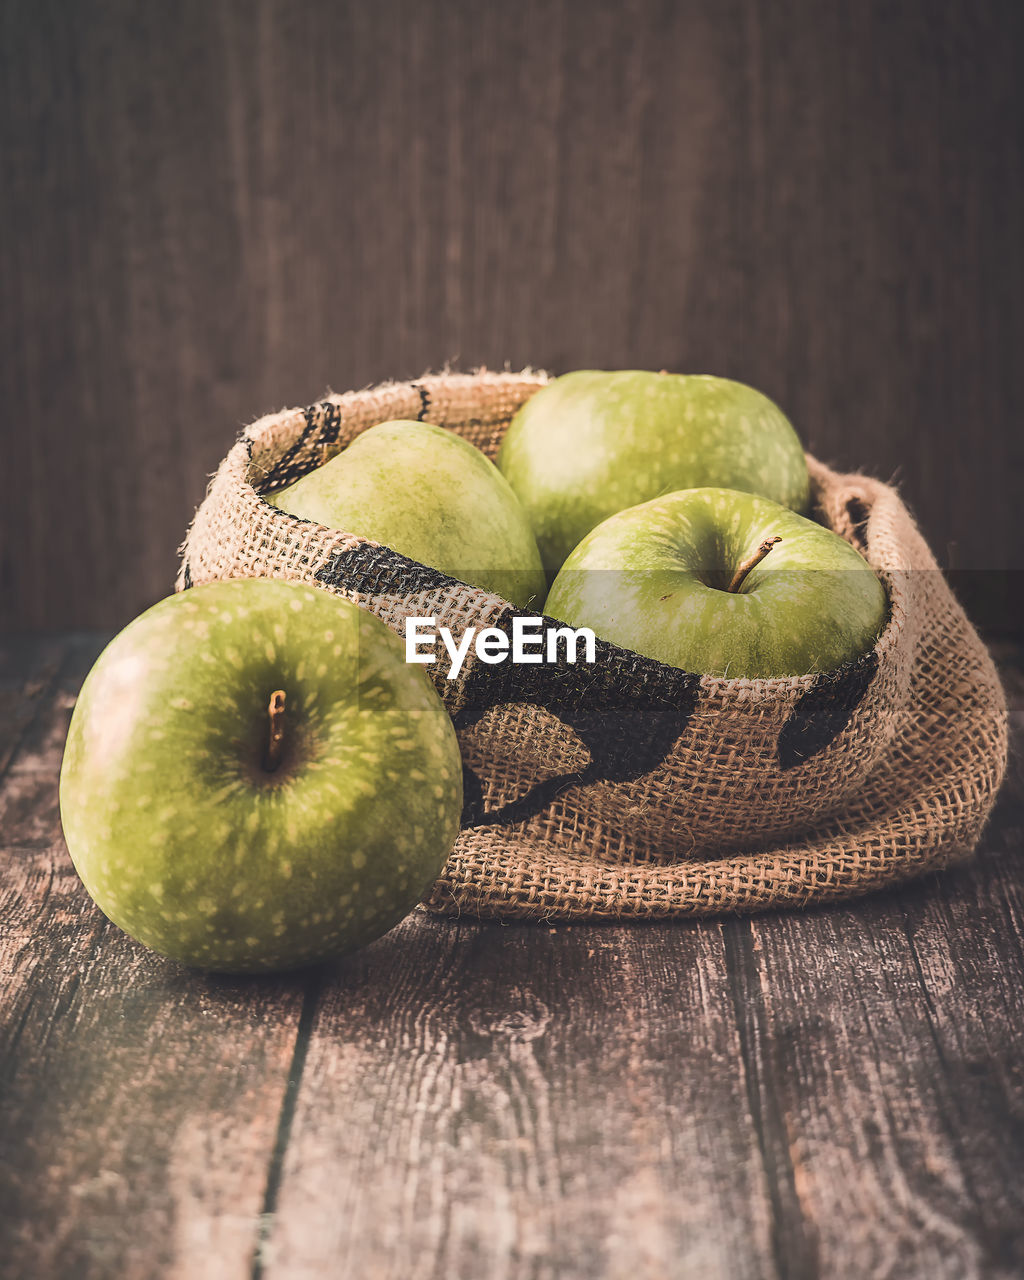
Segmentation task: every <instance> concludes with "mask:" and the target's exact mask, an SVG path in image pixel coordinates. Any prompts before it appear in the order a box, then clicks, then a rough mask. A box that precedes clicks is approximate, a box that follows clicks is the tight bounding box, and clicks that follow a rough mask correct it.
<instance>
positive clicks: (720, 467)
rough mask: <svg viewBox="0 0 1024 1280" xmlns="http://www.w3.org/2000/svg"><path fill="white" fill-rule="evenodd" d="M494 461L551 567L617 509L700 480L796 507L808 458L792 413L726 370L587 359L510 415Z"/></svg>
mask: <svg viewBox="0 0 1024 1280" xmlns="http://www.w3.org/2000/svg"><path fill="white" fill-rule="evenodd" d="M498 466H499V468H500V469H501V471H502V473H503V474H504V476H505V478H506V479H507V480H508V482H509V484H510V485H511V486H512V488H513V489H514V490H515V492H516V494H517V495H518V497H519V500H520V502H521V503H522V504H523V506H524V507H525V508H526V511H527V514H528V515H529V518H530V523H531V525H532V526H533V531H534V534H535V535H536V538H537V544H538V546H539V547H540V553H541V558H542V559H543V561H544V568H545V569H546V571H547V573H548V575H549V577H553V576H554V574H555V573H557V572H558V569H559V568H560V567H561V565H562V562H563V561H564V560H565V557H566V556H567V555H568V554H569V552H570V551H571V550H572V549H573V547H575V546H576V544H577V543H578V542H579V541H580V539H581V538H582V537H583V536H584V534H586V533H589V532H590V530H591V529H593V528H594V526H595V525H598V524H600V523H601V521H602V520H604V519H606V518H607V517H608V516H610V515H613V514H614V513H615V512H616V511H623V510H624V509H625V508H626V507H633V506H636V505H637V503H640V502H646V501H647V500H648V499H650V498H656V497H658V496H659V495H660V494H663V493H672V492H674V491H675V490H677V489H694V488H698V487H700V486H705V485H717V486H720V487H721V488H728V489H742V490H744V491H746V492H749V493H759V494H761V495H762V496H763V497H766V498H771V499H772V500H773V501H775V502H781V503H782V504H783V505H784V506H787V507H792V508H793V510H794V511H804V510H806V507H807V500H808V478H807V463H806V461H805V459H804V452H803V449H802V447H801V445H800V441H799V440H798V438H797V435H796V432H795V431H794V430H793V428H792V426H791V425H790V423H789V421H788V419H787V418H786V417H785V416H784V414H783V413H782V412H781V410H779V409H778V408H777V407H776V406H775V405H774V404H773V403H772V402H771V400H769V399H768V398H767V397H766V396H763V395H761V393H760V392H759V391H755V390H754V389H753V388H752V387H747V386H744V385H743V384H742V383H740V382H731V381H729V380H728V379H727V378H714V377H710V376H704V375H692V376H691V375H684V374H673V373H646V372H643V371H638V370H623V371H619V372H602V371H596V370H589V369H583V370H578V371H577V372H575V373H567V374H565V375H564V376H563V377H561V378H556V379H555V380H554V381H553V382H551V383H549V385H548V386H546V387H544V388H543V389H542V390H540V391H538V392H537V394H536V395H534V396H532V397H531V398H530V399H529V400H528V401H527V402H526V404H525V405H523V407H522V408H521V409H520V410H519V412H518V413H517V414H516V416H515V417H514V418H513V420H512V422H511V424H510V426H509V429H508V431H507V432H506V434H505V438H504V440H503V441H502V445H501V450H500V451H499V454H498Z"/></svg>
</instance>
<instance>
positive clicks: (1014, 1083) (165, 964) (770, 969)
mask: <svg viewBox="0 0 1024 1280" xmlns="http://www.w3.org/2000/svg"><path fill="white" fill-rule="evenodd" d="M98 650H99V641H98V640H97V639H95V638H91V637H88V636H72V637H70V638H63V637H57V636H54V637H45V638H43V639H41V640H38V641H36V642H35V643H30V642H29V641H28V640H27V639H19V640H16V641H15V640H12V641H8V642H3V643H0V713H2V714H3V716H4V719H5V723H6V724H7V725H9V726H11V732H10V734H9V735H8V737H7V740H6V742H5V758H4V759H3V761H2V762H0V987H2V989H3V992H4V997H3V1000H2V1002H0V1260H2V1261H0V1274H2V1275H4V1277H5V1280H6V1277H7V1276H10V1277H12V1280H13V1278H14V1277H18V1278H19V1280H21V1278H22V1277H24V1278H25V1280H30V1278H31V1280H36V1278H37V1277H40V1276H47V1277H58V1278H63V1277H67V1278H68V1280H71V1278H72V1277H73V1278H74V1280H80V1278H83V1277H84V1278H86V1280H91V1278H92V1277H96V1278H97V1280H106V1277H108V1276H111V1275H117V1276H119V1277H124V1278H126V1280H133V1278H134V1277H139V1278H143V1277H144V1278H145V1280H150V1278H151V1277H175V1278H177V1277H189V1280H191V1278H192V1277H207V1276H209V1277H211V1280H213V1278H215V1277H216V1278H217V1280H219V1278H220V1277H233V1276H239V1277H263V1278H265V1280H298V1278H303V1280H305V1277H312V1276H320V1275H332V1276H339V1277H352V1280H363V1277H394V1278H395V1280H417V1278H419V1277H424V1278H425V1277H431V1278H433V1277H442V1276H443V1277H465V1278H466V1280H471V1278H472V1280H476V1277H481V1276H487V1277H488V1278H489V1280H490V1278H491V1277H494V1278H495V1280H503V1278H507V1280H520V1278H526V1277H530V1278H534V1280H549V1278H550V1280H555V1277H557V1278H558V1280H577V1278H578V1280H600V1278H603V1277H609V1278H615V1280H619V1278H621V1277H630V1278H631V1280H632V1278H633V1277H673V1278H675V1277H681V1278H683V1280H690V1278H691V1277H692V1278H693V1280H697V1278H698V1277H699V1278H700V1280H717V1278H719V1277H720V1278H721V1280H736V1278H742V1277H751V1278H754V1277H757V1278H760V1277H779V1280H782V1278H783V1277H785V1278H786V1280H788V1278H789V1277H814V1276H819V1275H828V1276H837V1277H841V1278H843V1277H850V1280H855V1278H856V1280H860V1277H863V1276H866V1275H871V1276H892V1277H900V1278H901V1280H902V1278H903V1277H922V1278H923V1277H927V1278H928V1280H935V1278H944V1277H949V1278H950V1280H965V1278H972V1277H977V1278H979V1280H981V1278H984V1280H988V1278H990V1277H999V1278H1003V1277H1007V1278H1008V1277H1010V1276H1016V1275H1019V1274H1021V1272H1022V1270H1024V1226H1022V1224H1024V1037H1022V1034H1021V1027H1022V1025H1024V871H1022V866H1024V863H1022V859H1021V853H1022V846H1024V771H1022V760H1024V754H1022V752H1021V747H1022V745H1024V737H1022V735H1024V652H1022V650H1021V649H1020V648H1019V647H1014V646H1010V645H1004V646H1003V647H1002V648H1001V649H1000V650H999V651H998V655H997V656H998V657H999V659H1000V664H1001V670H1002V672H1003V674H1004V680H1005V684H1006V687H1007V691H1008V695H1009V698H1010V702H1011V707H1012V718H1013V725H1014V734H1015V748H1014V754H1013V756H1012V759H1011V769H1010V776H1009V779H1008V782H1007V785H1006V788H1005V790H1004V793H1003V795H1002V797H1001V799H1000V801H999V803H998V805H997V809H996V813H995V816H994V818H993V821H992V823H991V824H990V827H989V830H988V832H987V834H986V837H985V840H984V843H983V847H982V849H981V851H980V853H979V856H978V857H977V859H976V860H975V861H974V862H973V863H971V864H970V865H967V866H964V867H962V868H959V869H956V870H953V871H949V872H946V873H944V874H941V875H933V876H931V877H929V878H927V879H926V880H924V881H922V882H921V883H919V884H916V885H912V886H908V887H907V888H904V889H902V890H900V891H898V892H888V893H885V894H880V895H876V896H875V897H872V898H868V899H865V900H864V901H862V902H859V903H852V904H849V905H847V906H843V907H841V908H836V909H832V910H827V911H825V910H821V911H808V912H804V913H800V914H789V915H783V914H774V915H765V916H761V917H756V918H753V919H749V920H726V921H722V922H683V923H677V924H657V925H650V926H642V925H634V926H582V925H573V926H560V927H557V928H551V927H548V926H530V925H515V926H507V927H502V926H499V925H494V924H483V923H479V922H476V921H472V920H467V919H461V920H447V919H442V918H439V917H435V916H432V915H428V914H426V913H423V912H416V913H413V914H412V915H411V916H409V917H408V918H407V920H405V921H404V922H403V923H402V924H401V925H400V926H399V927H398V928H396V929H395V930H393V931H392V932H391V933H389V934H388V935H386V936H385V937H384V938H382V939H380V940H379V941H378V942H376V943H374V944H372V945H371V946H369V947H367V948H365V949H363V950H362V951H361V952H359V953H357V954H355V955H353V956H350V957H348V958H346V959H344V960H341V961H339V962H337V963H335V964H333V965H328V966H325V967H323V968H322V969H320V970H319V971H316V972H311V973H307V974H298V975H292V976H288V977H282V978H276V979H253V980H240V979H229V978H214V977H208V976H204V975H202V974H198V973H193V972H190V971H187V970H185V969H184V968H182V967H181V966H179V965H176V964H173V963H171V962H169V961H164V960H162V959H160V958H159V957H157V956H154V955H152V954H151V953H148V952H146V951H144V950H143V949H142V948H141V947H138V946H136V945H135V944H133V943H131V942H130V941H129V940H128V939H127V938H125V937H124V936H123V935H122V934H121V933H120V932H119V931H118V930H117V929H115V928H114V927H113V926H112V925H110V924H108V923H107V922H106V921H105V920H104V919H103V917H102V916H101V915H100V913H99V912H98V911H97V910H96V909H95V908H94V907H93V906H92V904H91V903H90V902H89V900H88V898H87V896H86V894H85V892H84V890H83V888H82V886H81V884H80V883H79V881H78V879H77V877H76V876H75V874H74V871H73V868H72V866H71V863H70V860H69V858H68V856H67V852H66V849H65V847H64V844H63V840H62V838H61V835H60V826H59V816H58V813H57V806H56V784H57V776H58V770H59V764H60V757H61V751H62V747H63V739H64V735H65V732H66V727H67V722H68V717H69V713H70V710H71V707H72V705H73V702H74V698H75V694H76V692H77V689H78V687H79V685H80V683H81V680H82V678H83V677H84V674H85V672H86V670H87V669H88V666H89V665H90V663H91V661H92V660H93V659H94V657H95V656H96V654H97V652H98Z"/></svg>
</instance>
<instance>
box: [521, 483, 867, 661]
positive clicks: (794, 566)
mask: <svg viewBox="0 0 1024 1280" xmlns="http://www.w3.org/2000/svg"><path fill="white" fill-rule="evenodd" d="M773 537H777V538H779V539H780V541H779V542H778V543H776V544H775V546H773V548H772V550H771V551H770V552H769V553H768V555H767V556H765V558H764V559H763V560H762V561H761V562H760V564H758V565H756V566H755V567H754V568H752V569H751V570H750V571H749V572H748V573H747V575H746V577H745V578H744V579H743V581H742V584H741V585H740V586H739V588H738V590H737V591H736V592H735V593H732V592H729V591H728V590H727V588H728V586H729V583H730V581H731V579H732V577H733V575H734V574H735V572H736V570H737V569H738V568H739V566H740V565H741V564H743V563H744V562H745V561H747V559H748V557H750V556H752V555H753V554H754V553H755V552H756V551H757V549H758V547H759V546H760V544H761V543H762V542H764V541H765V540H766V539H768V538H773ZM546 611H547V613H548V614H549V615H550V616H551V617H553V618H557V619H559V620H560V621H563V622H569V623H571V624H572V625H573V626H588V627H592V628H593V630H594V632H595V633H596V634H597V635H598V636H600V637H601V639H603V640H609V641H611V642H612V644H618V645H621V646H622V647H623V648H626V649H633V650H635V651H636V652H637V653H642V654H644V655H645V656H646V657H648V658H655V659H656V660H657V661H659V662H664V663H666V664H667V665H669V666H672V667H679V668H680V669H681V670H683V671H694V672H699V673H700V674H702V675H712V676H728V677H735V678H746V679H761V678H763V679H768V678H772V677H776V676H790V675H805V674H808V673H810V672H823V671H832V670H834V669H835V668H836V667H838V666H840V665H841V664H842V663H844V662H846V661H848V660H850V659H853V658H856V657H858V656H859V655H860V654H862V653H866V652H867V651H868V650H869V649H870V648H871V647H872V646H873V645H874V643H875V640H876V639H877V637H878V634H879V632H880V631H881V630H882V627H883V626H884V624H885V620H886V617H887V614H888V601H887V600H886V595H885V590H884V588H883V587H882V584H881V582H879V580H878V578H877V576H876V575H875V572H874V570H873V569H872V568H871V566H870V565H869V564H868V563H867V561H866V560H864V559H863V557H862V556H860V555H859V554H858V553H857V551H855V550H854V548H853V547H851V546H850V545H849V543H847V542H844V541H843V539H842V538H840V537H839V536H838V535H837V534H835V533H833V532H832V530H831V529H825V528H823V527H822V526H821V525H819V524H815V523H814V521H813V520H807V519H805V518H804V517H803V516H801V515H798V514H797V513H796V512H794V511H790V510H789V509H788V508H787V507H783V506H781V505H780V504H779V503H776V502H769V501H768V500H767V499H765V498H758V497H756V496H754V495H753V494H749V493H740V492H737V491H736V490H731V489H711V488H707V489H690V490H684V491H682V492H680V493H671V494H666V495H665V496H664V497H661V498H654V499H652V500H651V501H650V502H645V503H641V504H640V505H639V506H636V507H631V508H630V509H629V510H628V511H620V512H618V513H617V514H616V515H614V516H610V517H609V518H608V519H607V520H605V521H603V522H602V523H601V524H599V525H598V526H597V528H596V529H593V530H591V532H590V533H588V534H587V536H586V537H585V538H584V539H583V541H582V542H581V543H580V545H579V546H578V547H577V548H576V549H575V550H574V551H573V552H572V554H571V555H570V556H569V558H568V559H567V560H566V562H565V564H564V565H563V566H562V570H561V572H560V573H559V575H558V577H557V578H556V579H555V581H554V583H553V584H552V587H551V592H550V594H549V595H548V601H547V607H546Z"/></svg>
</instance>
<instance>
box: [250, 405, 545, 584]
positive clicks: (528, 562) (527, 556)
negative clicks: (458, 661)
mask: <svg viewBox="0 0 1024 1280" xmlns="http://www.w3.org/2000/svg"><path fill="white" fill-rule="evenodd" d="M267 501H268V502H269V503H271V504H272V505H273V506H276V507H279V508H280V510H282V511H287V512H289V513H290V514H291V515H294V516H300V517H302V518H303V519H306V520H316V521H317V522H318V523H320V524H324V525H327V526H329V527H330V528H332V529H344V530H346V531H347V532H349V533H358V534H361V535H362V536H363V537H364V538H370V539H372V540H373V541H374V542H380V543H383V544H384V545H385V546H388V547H391V548H392V549H393V550H395V551H398V552H401V554H402V555H404V556H409V557H410V558H411V559H413V560H418V561H419V562H420V563H421V564H426V565H430V566H431V567H432V568H434V569H439V570H440V571H441V572H442V573H446V574H448V575H449V576H450V577H453V578H458V579H459V581H460V582H468V583H470V585H472V586H474V587H480V588H482V589H483V590H484V591H493V592H496V593H497V594H498V595H500V596H503V597H504V598H505V599H506V600H511V601H512V602H513V603H514V604H517V605H519V606H520V607H521V608H524V609H525V608H529V607H531V602H532V607H533V608H536V609H539V608H540V606H541V604H542V603H543V600H544V591H545V589H546V586H547V583H546V580H545V578H544V571H543V569H542V567H541V563H540V553H539V552H538V550H537V543H536V540H535V539H534V536H533V532H532V530H531V529H530V524H529V520H528V519H527V516H526V512H525V511H524V510H523V508H522V506H521V505H520V503H519V500H518V499H517V498H516V496H515V494H514V493H513V492H512V490H511V489H510V488H509V486H508V482H507V481H506V480H505V478H504V476H502V474H501V472H500V471H498V469H497V467H495V465H494V463H493V462H491V461H490V459H489V458H487V457H485V456H484V454H482V453H481V452H480V450H479V449H476V448H474V447H473V445H471V444H469V443H468V441H466V440H463V439H461V438H460V437H459V436H457V435H454V434H453V433H452V432H451V431H445V430H444V429H443V428H441V427H436V426H434V425H433V424H431V423H427V422H412V421H404V420H396V421H394V422H382V423H380V424H379V425H378V426H376V427H370V428H369V429H368V430H367V431H364V432H363V433H362V434H361V435H358V436H356V438H355V440H353V441H352V443H351V444H350V445H349V446H348V448H347V449H345V450H343V451H342V452H341V453H339V454H338V455H337V457H335V458H332V459H331V460H330V461H329V462H326V463H324V465H323V466H322V467H318V468H317V469H316V470H315V471H311V472H310V473H309V474H308V475H305V476H303V477H302V479H301V480H296V482H295V483H294V484H292V485H289V487H288V488H287V489H282V490H281V491H280V492H279V493H276V494H269V495H268V496H267Z"/></svg>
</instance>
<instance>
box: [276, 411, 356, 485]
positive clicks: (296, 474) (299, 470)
mask: <svg viewBox="0 0 1024 1280" xmlns="http://www.w3.org/2000/svg"><path fill="white" fill-rule="evenodd" d="M304 417H305V420H306V425H305V426H304V427H303V428H302V430H301V431H300V432H299V435H298V436H297V437H296V439H295V440H293V441H292V443H291V445H289V447H288V449H287V450H286V451H285V452H284V453H283V454H282V455H281V457H280V458H278V460H277V462H275V463H274V465H273V467H272V468H271V469H270V471H269V472H268V473H267V475H266V477H265V478H264V480H263V481H262V483H261V484H260V492H261V493H271V492H273V491H274V490H276V489H283V488H285V486H286V485H289V484H292V483H293V482H294V481H296V480H299V479H301V478H302V476H304V475H308V474H309V472H310V471H314V470H315V469H316V468H317V467H318V466H319V465H320V462H321V459H320V458H319V457H318V456H317V453H316V450H317V449H319V448H321V447H322V446H323V445H329V444H334V442H335V441H336V440H337V439H338V436H339V435H340V434H341V407H340V406H339V405H336V404H334V403H333V402H332V401H330V400H321V401H319V402H318V403H317V404H311V405H310V406H309V408H308V409H306V410H304ZM304 449H308V451H309V456H308V457H306V458H304V459H303V460H302V462H299V461H298V458H299V456H300V455H301V454H302V451H303V450H304Z"/></svg>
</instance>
